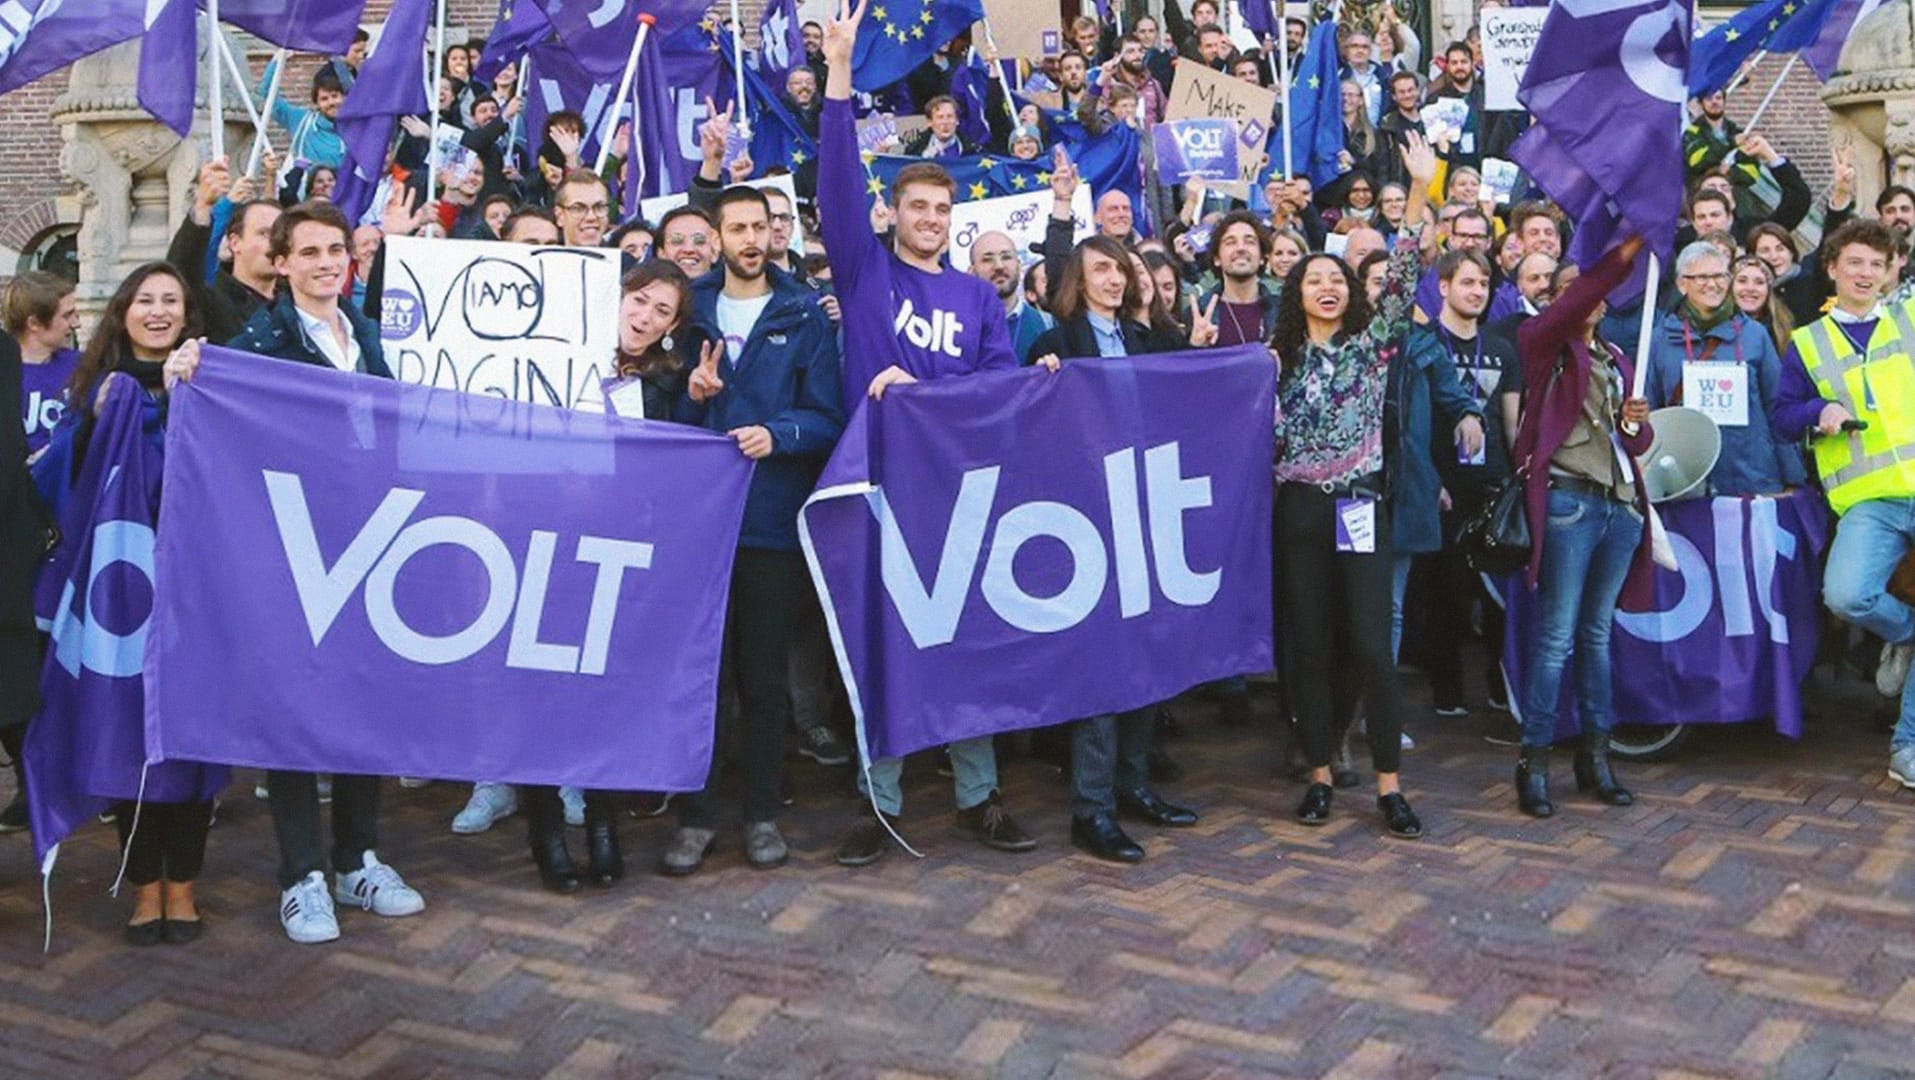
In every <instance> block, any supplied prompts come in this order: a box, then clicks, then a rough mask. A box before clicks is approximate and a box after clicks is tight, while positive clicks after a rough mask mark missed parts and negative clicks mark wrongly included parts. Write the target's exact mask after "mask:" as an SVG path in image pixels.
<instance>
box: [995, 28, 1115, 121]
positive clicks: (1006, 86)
mask: <svg viewBox="0 0 1915 1080" xmlns="http://www.w3.org/2000/svg"><path fill="white" fill-rule="evenodd" d="M978 22H980V23H982V24H983V26H984V44H986V45H988V46H990V48H991V55H992V56H996V55H997V38H996V36H995V35H993V34H992V33H991V20H990V19H989V18H983V19H979V20H978ZM990 64H991V72H992V73H993V74H995V75H996V76H997V82H998V85H999V86H1000V87H1002V88H1003V90H1004V111H1005V112H1007V113H1010V114H1011V120H1012V126H1013V127H1015V126H1016V120H1017V99H1016V98H1014V97H1012V96H1011V80H1010V79H1009V78H1008V77H1007V76H1005V74H1004V63H1003V60H1002V59H1001V58H1000V59H998V60H992V61H990ZM1138 100H1140V101H1141V100H1142V98H1141V96H1140V97H1139V99H1138Z"/></svg>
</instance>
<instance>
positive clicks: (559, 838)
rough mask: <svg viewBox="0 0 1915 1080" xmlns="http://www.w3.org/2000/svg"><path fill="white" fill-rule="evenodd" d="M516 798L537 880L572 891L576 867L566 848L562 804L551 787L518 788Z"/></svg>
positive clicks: (559, 890) (576, 879) (558, 889)
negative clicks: (535, 868)
mask: <svg viewBox="0 0 1915 1080" xmlns="http://www.w3.org/2000/svg"><path fill="white" fill-rule="evenodd" d="M519 802H520V803H521V804H522V805H524V807H525V830H526V835H527V836H528V837H529V838H530V840H531V842H532V862H533V863H534V864H536V865H537V866H538V868H539V883H540V884H542V885H544V886H545V887H546V888H548V889H550V890H552V891H553V892H555V893H574V892H577V891H578V887H579V872H578V867H577V866H575V865H573V863H572V853H571V852H569V851H567V850H565V807H564V805H563V804H561V803H560V802H559V791H558V789H557V788H554V787H530V786H528V787H525V788H522V789H520V794H519Z"/></svg>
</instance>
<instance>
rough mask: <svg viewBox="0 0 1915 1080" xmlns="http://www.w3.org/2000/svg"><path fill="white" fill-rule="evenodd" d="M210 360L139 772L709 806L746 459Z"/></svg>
mask: <svg viewBox="0 0 1915 1080" xmlns="http://www.w3.org/2000/svg"><path fill="white" fill-rule="evenodd" d="M204 355H205V359H204V362H203V363H202V365H201V367H200V371H199V374H198V375H197V376H196V377H195V379H194V380H193V382H192V383H190V384H187V385H186V386H183V387H181V388H179V389H176V390H175V391H174V393H173V402H172V406H171V409H172V415H171V420H170V427H169V430H168V433H167V453H166V472H165V485H164V491H165V502H164V507H163V511H162V518H163V519H164V521H165V523H166V527H165V528H164V529H162V530H161V532H160V536H159V546H158V551H157V554H156V558H155V562H156V566H157V574H156V580H155V587H156V590H157V597H156V599H155V604H154V606H155V613H154V620H153V627H152V632H151V635H150V636H149V638H148V641H147V663H146V672H147V713H146V723H147V729H146V739H147V748H148V750H149V751H150V752H151V753H153V754H154V755H155V756H158V757H161V758H163V759H165V760H168V761H172V760H186V761H216V762H225V763H229V764H233V765H248V766H254V767H259V768H273V769H296V770H303V771H311V772H341V773H368V774H372V775H376V776H377V775H383V776H393V775H404V776H435V777H444V778H447V779H458V780H478V779H489V780H504V781H513V782H519V783H537V784H577V785H580V786H583V787H588V788H608V789H613V790H641V791H685V790H695V789H697V788H699V787H702V786H703V785H704V783H705V777H706V774H707V772H708V771H709V768H710V760H711V750H712V724H713V717H714V714H715V711H716V708H717V701H718V690H717V684H718V656H719V647H720V641H721V638H722V633H723V624H724V613H725V602H726V596H727V593H728V586H729V582H730V576H731V564H732V556H733V553H734V551H735V549H736V546H737V538H738V528H739V523H740V520H741V518H742V516H743V513H744V501H745V491H746V488H747V486H748V485H749V483H750V479H751V467H750V463H749V462H748V461H746V460H745V459H744V458H743V457H742V456H741V455H740V454H739V453H738V450H737V447H736V445H735V444H733V443H732V441H731V440H729V439H726V438H724V437H722V436H718V435H714V434H711V433H708V432H704V431H699V430H696V429H692V428H688V427H682V426H679V425H674V424H647V423H643V422H634V421H630V420H621V419H618V418H617V417H614V416H610V415H600V414H589V413H580V412H571V411H566V410H562V409H555V408H551V407H548V406H542V405H529V404H525V403H521V402H515V401H507V400H503V399H498V398H492V397H487V396H484V395H477V394H461V393H456V392H452V391H447V390H438V389H432V388H428V387H421V386H411V385H407V384H403V383H395V382H390V381H386V380H382V379H373V378H369V377H364V376H356V375H341V374H340V373H338V372H333V371H328V370H324V369H320V368H313V367H306V366H302V365H298V364H288V363H282V362H279V361H272V360H264V359H261V358H259V357H255V356H250V355H247V354H245V353H237V352H233V351H231V350H227V349H219V348H212V347H209V348H207V349H206V350H205V352H204Z"/></svg>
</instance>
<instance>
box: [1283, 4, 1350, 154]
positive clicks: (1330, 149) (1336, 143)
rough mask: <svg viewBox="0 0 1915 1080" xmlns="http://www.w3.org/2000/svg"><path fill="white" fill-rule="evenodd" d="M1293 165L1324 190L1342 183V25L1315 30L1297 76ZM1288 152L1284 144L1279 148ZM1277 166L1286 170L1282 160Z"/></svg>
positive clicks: (1323, 24) (1293, 81) (1292, 101)
mask: <svg viewBox="0 0 1915 1080" xmlns="http://www.w3.org/2000/svg"><path fill="white" fill-rule="evenodd" d="M1287 107H1288V108H1289V110H1290V152H1291V155H1292V157H1291V161H1290V167H1291V169H1292V170H1293V171H1295V172H1297V173H1301V174H1303V175H1305V176H1308V177H1309V178H1310V182H1311V183H1312V184H1314V185H1316V186H1317V187H1318V188H1322V187H1325V186H1327V185H1329V184H1330V183H1331V182H1333V181H1334V180H1336V178H1337V176H1338V175H1339V172H1338V169H1337V154H1339V153H1341V152H1342V150H1343V81H1342V79H1341V77H1340V76H1338V74H1337V24H1336V23H1334V22H1331V21H1329V20H1325V21H1323V22H1320V23H1318V24H1317V25H1316V28H1315V29H1313V30H1311V31H1310V40H1309V43H1308V44H1307V45H1306V46H1305V47H1304V53H1303V63H1301V64H1298V65H1297V70H1296V71H1294V72H1292V73H1291V82H1290V100H1289V102H1288V105H1287ZM1278 149H1279V150H1281V149H1282V147H1281V146H1279V147H1278ZM1276 164H1277V167H1278V168H1279V169H1281V168H1282V167H1283V166H1282V161H1281V158H1280V157H1279V160H1278V161H1277V163H1276Z"/></svg>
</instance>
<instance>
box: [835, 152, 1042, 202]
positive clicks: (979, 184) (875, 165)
mask: <svg viewBox="0 0 1915 1080" xmlns="http://www.w3.org/2000/svg"><path fill="white" fill-rule="evenodd" d="M923 163H924V159H923V158H917V157H907V156H905V155H903V154H866V155H865V169H866V171H867V172H869V173H870V174H871V179H870V186H869V191H870V193H871V194H873V195H878V194H882V193H883V192H885V191H888V190H890V188H891V182H892V181H893V180H894V179H896V178H897V175H898V170H900V169H902V168H904V167H905V166H906V165H921V164H923ZM935 164H938V165H941V166H943V167H944V171H945V172H947V173H950V174H951V179H952V180H953V181H955V182H956V183H957V197H956V200H955V201H957V202H970V201H971V200H973V199H994V198H996V197H998V196H999V195H1022V194H1025V193H1027V192H1032V191H1039V190H1042V189H1043V188H1046V187H1048V186H1050V182H1051V162H1050V159H1049V158H1048V157H1045V158H1039V159H1037V160H1036V161H1020V160H1018V159H1017V158H1013V157H1007V156H1006V155H1004V154H970V155H967V156H965V157H955V158H939V159H937V161H936V162H935Z"/></svg>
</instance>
